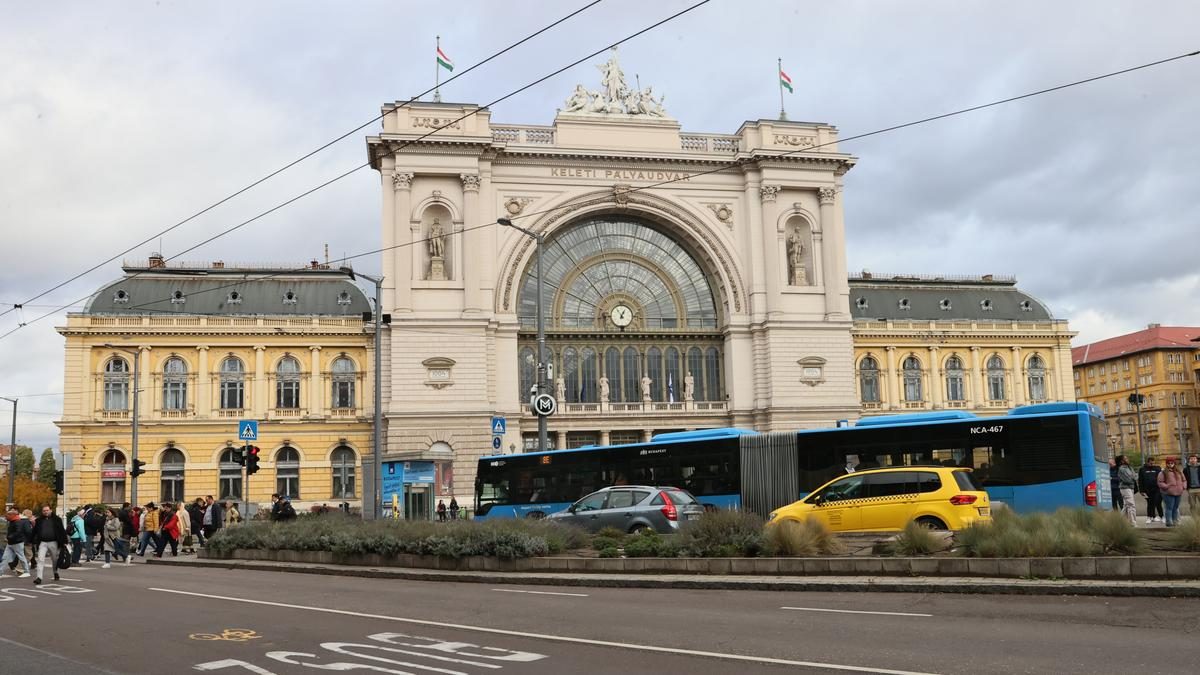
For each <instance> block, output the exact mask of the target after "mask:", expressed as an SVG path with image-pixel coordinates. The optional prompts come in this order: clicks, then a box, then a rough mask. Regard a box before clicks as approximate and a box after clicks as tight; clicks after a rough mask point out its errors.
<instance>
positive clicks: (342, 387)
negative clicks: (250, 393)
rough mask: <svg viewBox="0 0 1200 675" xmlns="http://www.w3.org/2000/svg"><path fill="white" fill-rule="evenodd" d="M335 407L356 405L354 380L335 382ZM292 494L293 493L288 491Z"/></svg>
mask: <svg viewBox="0 0 1200 675" xmlns="http://www.w3.org/2000/svg"><path fill="white" fill-rule="evenodd" d="M333 407H335V408H353V407H354V380H336V381H334V383H333ZM288 494H291V493H288Z"/></svg>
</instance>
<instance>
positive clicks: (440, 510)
mask: <svg viewBox="0 0 1200 675" xmlns="http://www.w3.org/2000/svg"><path fill="white" fill-rule="evenodd" d="M437 514H438V521H439V522H443V523H444V522H446V500H445V499H439V500H438V505H437Z"/></svg>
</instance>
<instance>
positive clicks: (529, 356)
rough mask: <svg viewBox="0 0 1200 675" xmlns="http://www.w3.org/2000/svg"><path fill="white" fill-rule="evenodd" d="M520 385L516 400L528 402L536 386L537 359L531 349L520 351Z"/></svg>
mask: <svg viewBox="0 0 1200 675" xmlns="http://www.w3.org/2000/svg"><path fill="white" fill-rule="evenodd" d="M520 358H521V363H520V368H521V383H520V391H518V392H517V400H518V401H524V402H529V400H530V399H532V398H533V388H534V387H535V386H537V357H535V356H534V355H533V347H526V348H524V349H522V350H521V357H520Z"/></svg>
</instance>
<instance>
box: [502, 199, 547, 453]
mask: <svg viewBox="0 0 1200 675" xmlns="http://www.w3.org/2000/svg"><path fill="white" fill-rule="evenodd" d="M496 223H497V224H499V225H503V226H505V227H511V228H513V229H514V230H517V231H518V232H520V233H521V234H524V235H525V236H526V237H530V238H531V239H533V240H534V242H536V244H537V246H536V247H535V249H534V255H535V257H536V260H537V262H536V263H535V264H536V270H537V356H538V358H537V393H538V394H539V395H540V394H545V393H546V315H545V313H544V310H543V309H542V246H543V245H544V244H545V243H546V239H545V237H543V236H542V235H541V234H539V233H537V232H534V231H532V230H527V229H525V228H523V227H521V226H519V225H513V222H512V221H511V220H509V219H508V218H497V219H496ZM549 440H550V433H549V431H547V429H546V416H545V415H538V452H545V451H546V446H547V445H549V444H550V443H549Z"/></svg>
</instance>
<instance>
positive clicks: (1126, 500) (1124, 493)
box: [1117, 455, 1138, 526]
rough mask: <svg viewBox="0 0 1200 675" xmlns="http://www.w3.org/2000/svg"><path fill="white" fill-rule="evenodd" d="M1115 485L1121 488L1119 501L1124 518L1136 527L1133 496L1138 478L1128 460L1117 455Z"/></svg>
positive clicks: (1123, 456) (1135, 503)
mask: <svg viewBox="0 0 1200 675" xmlns="http://www.w3.org/2000/svg"><path fill="white" fill-rule="evenodd" d="M1117 483H1118V484H1119V485H1120V486H1121V501H1122V503H1123V504H1124V505H1125V507H1124V508H1125V517H1126V518H1128V519H1129V524H1130V525H1135V526H1136V525H1137V502H1135V501H1134V498H1133V495H1134V494H1135V493H1136V492H1137V488H1138V476H1137V474H1136V473H1134V472H1133V467H1132V466H1129V458H1128V457H1126V456H1125V455H1117Z"/></svg>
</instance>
